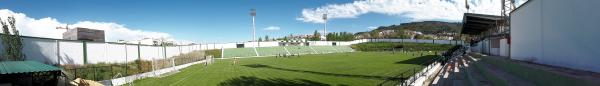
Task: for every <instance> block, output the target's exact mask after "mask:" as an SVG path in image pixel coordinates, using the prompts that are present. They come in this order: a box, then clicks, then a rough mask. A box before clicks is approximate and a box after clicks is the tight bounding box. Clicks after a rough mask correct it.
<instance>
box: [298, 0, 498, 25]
mask: <svg viewBox="0 0 600 86" xmlns="http://www.w3.org/2000/svg"><path fill="white" fill-rule="evenodd" d="M500 1H501V0H469V2H468V3H469V6H470V10H469V13H481V14H489V15H500V7H501V4H500ZM465 12H467V9H466V8H465V1H464V0H360V1H354V2H352V3H345V4H329V5H325V6H321V7H317V8H307V9H303V10H302V16H301V17H298V18H296V20H299V21H303V22H310V23H323V22H324V20H323V19H322V15H323V14H324V13H327V17H328V19H338V18H357V17H358V16H360V15H363V14H367V13H378V14H385V15H390V16H400V17H405V18H409V19H411V21H426V20H447V21H460V20H462V15H463V13H465Z"/></svg>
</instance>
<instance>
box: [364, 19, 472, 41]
mask: <svg viewBox="0 0 600 86" xmlns="http://www.w3.org/2000/svg"><path fill="white" fill-rule="evenodd" d="M461 27H462V23H458V22H441V21H423V22H411V23H402V24H399V25H390V26H380V27H378V28H377V29H374V30H371V31H366V32H358V33H356V35H357V36H359V38H375V37H377V38H407V37H408V36H409V35H411V34H410V33H408V32H406V31H417V32H421V33H423V34H441V33H446V34H447V33H458V32H459V31H460V29H461Z"/></svg>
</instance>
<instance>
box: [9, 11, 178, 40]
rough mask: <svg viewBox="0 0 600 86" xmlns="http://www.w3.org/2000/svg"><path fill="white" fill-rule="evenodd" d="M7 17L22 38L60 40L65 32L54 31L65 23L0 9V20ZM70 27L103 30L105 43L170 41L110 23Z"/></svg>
mask: <svg viewBox="0 0 600 86" xmlns="http://www.w3.org/2000/svg"><path fill="white" fill-rule="evenodd" d="M8 16H14V17H15V20H16V26H17V29H18V30H19V31H20V33H21V34H22V35H24V36H34V37H43V38H54V39H62V33H63V32H65V31H66V30H64V29H56V27H58V26H65V25H67V24H66V23H61V22H58V21H57V20H56V19H54V18H50V17H46V18H41V19H34V18H30V17H27V15H25V14H24V13H16V12H13V11H11V10H8V9H0V18H2V19H3V20H4V21H6V19H7V17H8ZM68 25H69V27H70V28H72V27H84V28H90V29H98V30H104V32H105V36H106V40H107V41H113V42H114V41H117V40H139V39H143V38H165V39H172V38H171V36H170V35H169V34H167V33H162V32H152V31H143V30H139V29H137V30H134V29H130V28H127V27H125V26H124V25H121V24H117V23H112V22H94V21H80V22H77V23H75V24H68Z"/></svg>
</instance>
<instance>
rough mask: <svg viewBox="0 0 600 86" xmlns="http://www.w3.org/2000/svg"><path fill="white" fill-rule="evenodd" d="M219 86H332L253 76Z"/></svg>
mask: <svg viewBox="0 0 600 86" xmlns="http://www.w3.org/2000/svg"><path fill="white" fill-rule="evenodd" d="M218 86H331V85H329V84H324V83H320V82H315V81H310V80H306V79H295V80H290V79H282V78H269V79H261V78H257V77H253V76H240V77H236V78H232V79H228V80H226V81H224V82H221V83H219V85H218Z"/></svg>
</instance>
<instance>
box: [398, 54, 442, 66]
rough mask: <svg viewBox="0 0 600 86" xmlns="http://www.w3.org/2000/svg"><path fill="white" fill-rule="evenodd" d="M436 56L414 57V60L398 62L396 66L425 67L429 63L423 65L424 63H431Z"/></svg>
mask: <svg viewBox="0 0 600 86" xmlns="http://www.w3.org/2000/svg"><path fill="white" fill-rule="evenodd" d="M436 56H437V55H427V56H421V57H416V58H412V59H408V60H402V61H398V62H396V64H415V65H427V64H429V63H425V62H428V61H431V60H432V59H433V58H434V57H436Z"/></svg>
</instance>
